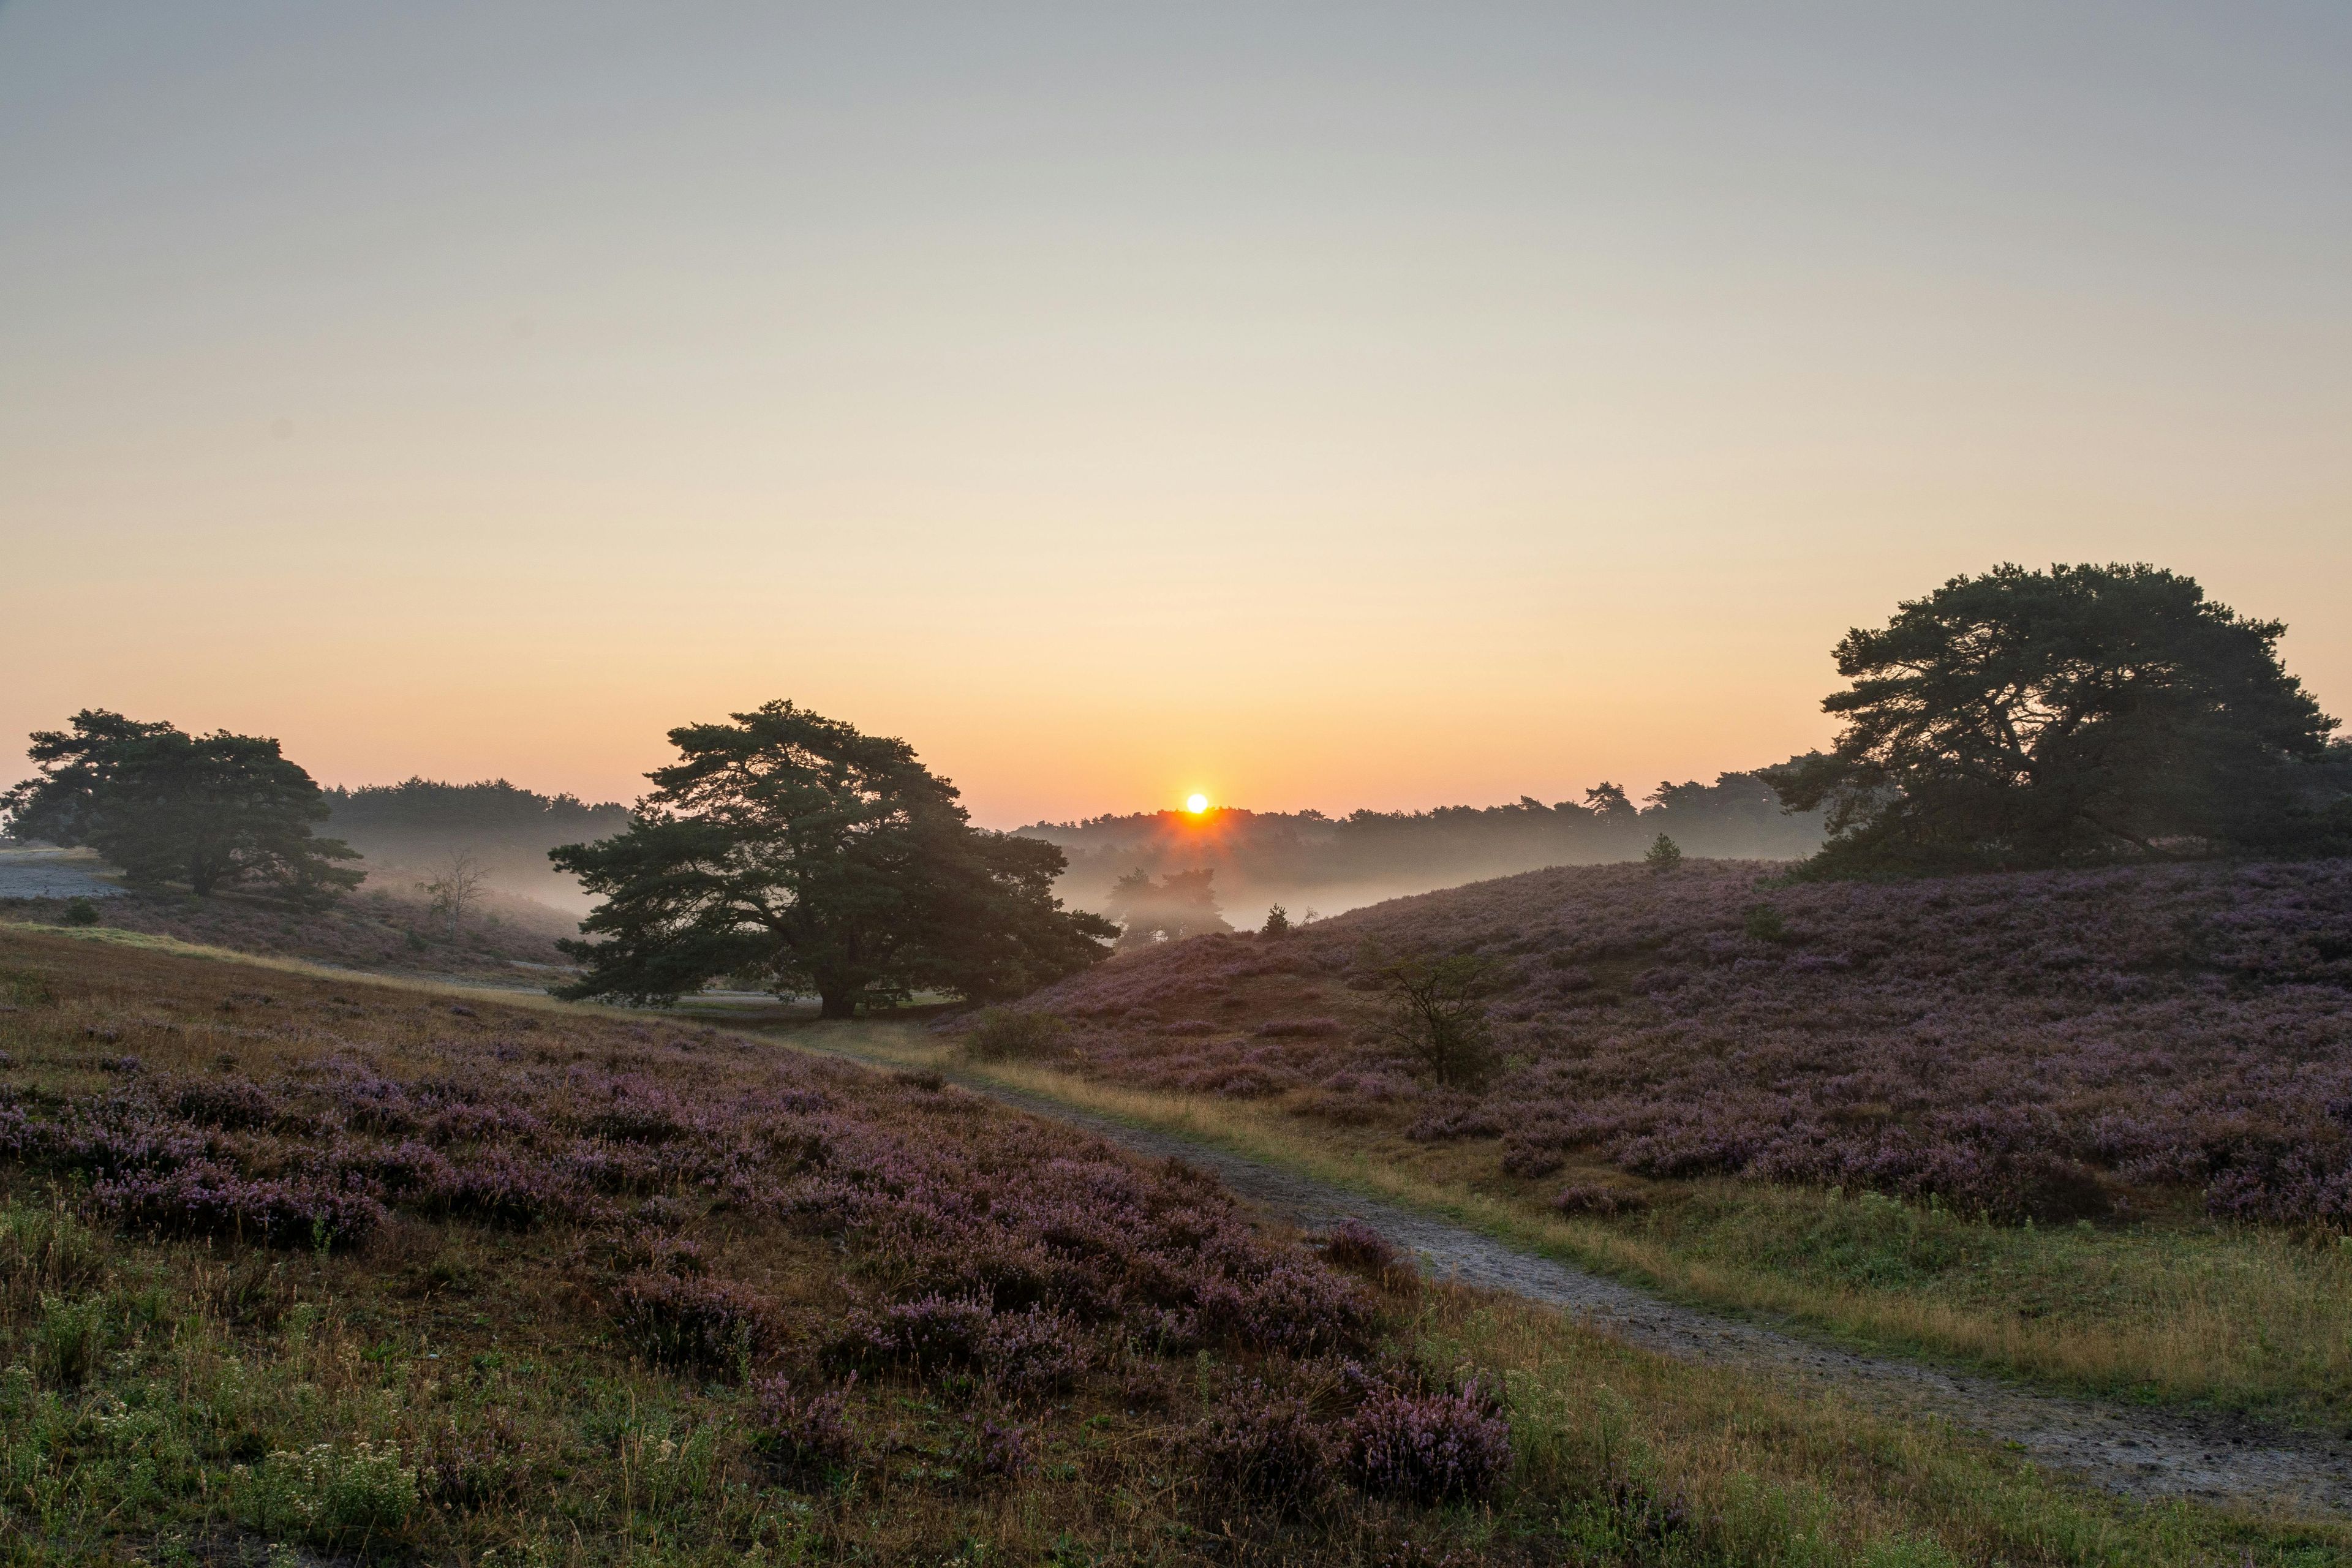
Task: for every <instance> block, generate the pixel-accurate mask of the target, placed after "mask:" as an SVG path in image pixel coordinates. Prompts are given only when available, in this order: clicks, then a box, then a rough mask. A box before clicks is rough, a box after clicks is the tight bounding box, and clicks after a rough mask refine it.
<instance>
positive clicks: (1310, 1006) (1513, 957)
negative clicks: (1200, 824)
mask: <svg viewBox="0 0 2352 1568" xmlns="http://www.w3.org/2000/svg"><path fill="white" fill-rule="evenodd" d="M1784 870H1785V868H1784V867H1781V866H1777V865H1771V864H1765V863H1759V862H1753V861H1746V862H1743V861H1696V860H1695V861H1690V862H1686V863H1685V864H1684V865H1683V866H1682V867H1681V868H1679V869H1678V870H1675V871H1673V872H1671V873H1667V874H1663V875H1662V874H1658V873H1655V872H1653V871H1651V870H1649V869H1646V868H1643V867H1641V866H1587V867H1571V868H1559V869H1554V870H1548V871H1538V872H1531V873H1528V874H1526V875H1522V876H1517V877H1508V878H1504V879H1498V880H1495V881H1490V882H1482V883H1477V884H1474V885H1472V886H1469V887H1464V888H1457V889H1449V890H1446V891H1442V892H1436V893H1430V894H1426V895H1423V896H1420V897H1415V898H1407V899H1398V900H1391V901H1389V902H1387V903H1383V904H1379V905H1375V906H1373V907H1370V908H1368V909H1364V910H1358V911H1355V912H1353V913H1351V914H1349V915H1345V916H1342V917H1339V918H1338V919H1334V920H1330V921H1320V922H1318V923H1317V924H1314V925H1312V926H1308V927H1305V928H1303V929H1298V930H1294V931H1292V932H1290V933H1289V934H1287V935H1285V936H1280V937H1273V938H1268V937H1263V936H1208V937H1200V938H1195V939H1192V940H1189V941H1185V942H1171V943H1164V944H1160V945H1158V946H1156V947H1153V948H1150V949H1149V950H1146V951H1143V952H1133V953H1129V954H1123V955H1121V956H1119V957H1118V958H1116V959H1114V960H1112V961H1111V962H1109V963H1105V964H1103V965H1101V966H1100V967H1098V968H1097V969H1094V970H1092V971H1090V972H1088V973H1084V974H1081V975H1078V976H1076V977H1074V978H1072V979H1070V980H1067V981H1065V982H1063V983H1062V984H1058V985H1056V986H1054V987H1051V988H1049V989H1047V990H1045V991H1044V992H1041V993H1039V994H1036V995H1034V997H1032V998H1031V999H1030V1000H1029V1001H1028V1002H1027V1003H1025V1004H1024V1006H1025V1007H1027V1008H1030V1009H1033V1010H1037V1011H1044V1012H1049V1013H1052V1014H1054V1015H1055V1016H1058V1017H1060V1018H1061V1019H1063V1020H1065V1021H1066V1023H1067V1025H1068V1026H1069V1028H1068V1030H1067V1033H1066V1037H1065V1039H1066V1045H1067V1048H1068V1050H1069V1052H1070V1054H1071V1056H1072V1057H1073V1058H1074V1059H1075V1061H1076V1063H1077V1064H1079V1065H1080V1067H1081V1068H1082V1069H1083V1070H1086V1071H1087V1072H1089V1073H1092V1074H1095V1075H1098V1076H1100V1077H1102V1078H1104V1079H1112V1080H1117V1081H1121V1082H1126V1083H1131V1084H1136V1085H1140V1086H1147V1087H1151V1088H1158V1089H1182V1090H1189V1091H1194V1092H1200V1093H1206V1094H1212V1095H1217V1096H1223V1097H1231V1098H1243V1099H1255V1100H1267V1101H1271V1102H1275V1103H1278V1104H1280V1105H1282V1106H1283V1107H1285V1108H1286V1109H1288V1110H1293V1111H1295V1112H1296V1113H1297V1114H1299V1115H1301V1116H1303V1117H1307V1118H1311V1119H1316V1120H1319V1121H1328V1122H1332V1123H1338V1124H1343V1125H1357V1126H1379V1125H1385V1126H1387V1127H1389V1128H1391V1129H1392V1130H1394V1131H1402V1132H1403V1133H1405V1134H1406V1135H1407V1136H1409V1137H1411V1138H1412V1139H1413V1140H1416V1141H1419V1142H1449V1141H1470V1140H1481V1139H1484V1140H1494V1141H1496V1142H1497V1143H1498V1145H1499V1150H1500V1155H1501V1163H1502V1169H1503V1170H1504V1171H1505V1172H1507V1173H1511V1174H1513V1175H1516V1176H1521V1177H1540V1176H1543V1175H1546V1174H1548V1173H1552V1172H1556V1171H1558V1170H1559V1169H1560V1168H1561V1167H1562V1166H1563V1164H1564V1163H1568V1162H1569V1161H1570V1160H1571V1159H1575V1160H1577V1161H1580V1162H1591V1161H1596V1160H1597V1161H1599V1162H1600V1163H1602V1164H1604V1165H1606V1166H1608V1167H1613V1168H1614V1170H1615V1171H1616V1172H1618V1173H1622V1174H1623V1175H1625V1176H1627V1177H1684V1176H1696V1175H1708V1174H1729V1175H1740V1176H1746V1177H1750V1178H1760V1179H1766V1180H1770V1181H1777V1182H1789V1183H1799V1184H1816V1185H1823V1186H1841V1185H1842V1186H1845V1187H1848V1188H1866V1189H1872V1190H1877V1191H1883V1192H1887V1193H1891V1194H1898V1195H1904V1196H1909V1197H1916V1198H1934V1199H1936V1200H1938V1201H1941V1202H1945V1203H1948V1204H1950V1205H1955V1206H1958V1207H1960V1208H1963V1209H1967V1210H1970V1211H1983V1212H1986V1213H1988V1214H1990V1215H1993V1216H1994V1217H2000V1218H2012V1219H2013V1218H2021V1217H2025V1216H2030V1215H2042V1216H2062V1215H2073V1216H2082V1215H2098V1214H2104V1213H2115V1212H2144V1211H2145V1210H2147V1208H2148V1207H2149V1206H2151V1205H2167V1204H2173V1203H2178V1202H2179V1201H2180V1200H2182V1199H2184V1198H2187V1197H2189V1196H2190V1195H2192V1194H2193V1195H2194V1196H2195V1198H2196V1199H2197V1200H2198V1201H2200V1202H2201V1203H2202V1205H2204V1206H2205V1207H2206V1208H2207V1209H2208V1210H2209V1211H2210V1213H2212V1214H2214V1215H2217V1216H2222V1217H2236V1218H2243V1219H2249V1220H2259V1221H2266V1222H2278V1223H2287V1224H2294V1225H2315V1226H2326V1227H2328V1228H2334V1229H2342V1228H2346V1227H2347V1226H2352V862H2347V861H2343V860H2325V861H2311V862H2303V863H2295V864H2243V863H2221V862H2205V863H2198V864H2182V865H2165V866H2148V867H2139V868H2126V869H2111V870H2099V871H2053V872H2041V873H2030V874H2015V875H1999V876H1978V877H1967V878H1953V879H1923V880H1916V881H1904V882H1884V883H1853V882H1843V883H1837V882H1812V883H1802V882H1800V883H1791V882H1789V881H1787V880H1786V879H1784V877H1783V875H1782V873H1783V872H1784ZM1433 954H1477V955H1483V956H1484V957H1486V959H1489V960H1491V961H1492V962H1491V964H1490V965H1489V967H1488V974H1489V976H1490V981H1489V984H1490V991H1489V994H1488V996H1487V998H1486V1018H1487V1022H1488V1026H1489V1028H1490V1031H1491V1038H1492V1041H1493V1045H1494V1047H1495V1048H1496V1068H1495V1070H1494V1072H1493V1073H1492V1075H1491V1077H1490V1078H1489V1079H1488V1080H1487V1081H1486V1082H1485V1083H1484V1084H1482V1085H1479V1086H1477V1087H1475V1088H1468V1089H1444V1088H1440V1087H1439V1086H1437V1085H1436V1084H1434V1083H1433V1082H1432V1081H1430V1080H1429V1079H1426V1078H1425V1077H1422V1076H1418V1075H1416V1073H1415V1071H1414V1070H1413V1067H1412V1063H1411V1061H1410V1060H1409V1058H1407V1057H1406V1056H1405V1055H1403V1054H1402V1053H1401V1052H1400V1051H1399V1050H1398V1049H1397V1048H1396V1047H1395V1046H1394V1045H1393V1044H1392V1043H1391V1037H1390V1035H1389V1033H1388V1032H1387V1031H1386V1030H1385V1029H1384V1028H1383V1027H1382V1022H1383V1015H1384V1009H1385V1005H1386V1004H1385V1002H1384V998H1383V996H1382V994H1381V983H1380V980H1379V973H1380V971H1381V965H1382V964H1383V963H1388V962H1391V961H1392V960H1393V959H1394V958H1395V957H1396V956H1398V955H1423V956H1426V955H1433Z"/></svg>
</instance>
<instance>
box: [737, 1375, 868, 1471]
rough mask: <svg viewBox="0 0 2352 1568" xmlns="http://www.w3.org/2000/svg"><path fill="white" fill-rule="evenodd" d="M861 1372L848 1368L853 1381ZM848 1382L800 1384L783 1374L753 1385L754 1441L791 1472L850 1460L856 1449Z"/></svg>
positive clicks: (826, 1468) (772, 1458)
mask: <svg viewBox="0 0 2352 1568" xmlns="http://www.w3.org/2000/svg"><path fill="white" fill-rule="evenodd" d="M856 1381H857V1374H856V1373H850V1374H849V1385H852V1386H854V1385H855V1384H856ZM848 1410H849V1399H848V1390H847V1387H846V1386H845V1387H842V1388H817V1389H814V1390H813V1391H809V1392H802V1391H800V1390H797V1389H795V1388H794V1387H793V1384H792V1381H791V1380H790V1379H789V1378H786V1377H784V1376H782V1375H781V1374H778V1375H775V1376H772V1377H766V1378H762V1379H761V1380H760V1381H759V1382H757V1383H755V1384H752V1385H751V1432H752V1438H751V1441H752V1446H753V1447H755V1448H757V1449H758V1450H759V1451H760V1452H761V1453H762V1454H764V1455H766V1456H767V1457H768V1458H770V1459H771V1460H772V1461H773V1462H774V1463H776V1464H777V1465H778V1466H780V1467H781V1468H783V1469H784V1470H786V1471H787V1472H790V1473H792V1474H794V1475H802V1476H814V1475H818V1474H822V1473H823V1472H824V1471H826V1470H829V1469H833V1468H837V1467H840V1466H843V1465H846V1464H848V1463H849V1462H850V1461H851V1460H852V1459H854V1458H856V1454H857V1438H856V1433H855V1432H854V1431H853V1430H852V1429H851V1427H850V1425H849V1418H848Z"/></svg>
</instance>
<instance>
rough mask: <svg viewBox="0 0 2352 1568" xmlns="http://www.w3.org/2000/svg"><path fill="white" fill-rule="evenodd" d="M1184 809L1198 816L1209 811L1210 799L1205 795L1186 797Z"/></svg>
mask: <svg viewBox="0 0 2352 1568" xmlns="http://www.w3.org/2000/svg"><path fill="white" fill-rule="evenodd" d="M1184 809H1185V810H1187V811H1189V812H1191V813H1192V815H1193V816H1200V815H1201V814H1202V812H1204V811H1206V810H1208V809H1209V797H1208V796H1207V795H1186V796H1185V797H1184Z"/></svg>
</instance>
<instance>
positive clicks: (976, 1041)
mask: <svg viewBox="0 0 2352 1568" xmlns="http://www.w3.org/2000/svg"><path fill="white" fill-rule="evenodd" d="M1068 1035H1069V1026H1068V1025H1067V1024H1065V1023H1064V1022H1063V1021H1062V1020H1061V1019H1059V1018H1057V1017H1055V1016H1054V1015H1053V1014H1051V1013H1033V1012H1027V1011H1024V1010H1023V1009H1021V1008H1017V1007H983V1008H982V1009H981V1010H980V1011H979V1012H978V1013H975V1014H973V1015H972V1019H971V1023H970V1024H969V1025H967V1026H965V1029H964V1048H965V1049H966V1050H968V1051H970V1052H971V1054H972V1056H974V1057H975V1058H979V1059H980V1060H982V1061H988V1062H992V1061H1003V1060H1006V1059H1014V1060H1027V1059H1030V1058H1037V1057H1051V1056H1058V1055H1059V1054H1061V1051H1062V1049H1063V1047H1064V1046H1065V1044H1066V1040H1067V1037H1068Z"/></svg>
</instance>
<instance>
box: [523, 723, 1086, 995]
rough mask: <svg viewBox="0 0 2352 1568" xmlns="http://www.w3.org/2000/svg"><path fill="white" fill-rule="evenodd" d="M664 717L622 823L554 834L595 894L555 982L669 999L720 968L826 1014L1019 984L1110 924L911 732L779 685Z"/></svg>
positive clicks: (1045, 972)
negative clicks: (981, 824) (996, 820)
mask: <svg viewBox="0 0 2352 1568" xmlns="http://www.w3.org/2000/svg"><path fill="white" fill-rule="evenodd" d="M731 717H732V719H733V722H731V723H726V724H689V725H687V726H684V727H682V728H680V729H677V730H673V731H670V732H669V739H670V742H671V744H673V745H675V746H676V747H677V749H678V752H679V760H678V761H677V762H676V763H672V764H671V765H669V766H668V767H665V768H659V769H656V771H655V772H653V773H649V774H647V775H646V776H647V777H648V778H649V779H651V780H652V782H653V784H654V786H655V787H654V790H653V793H652V794H650V795H646V797H645V798H644V799H643V800H641V801H639V802H638V803H637V806H636V811H635V816H634V819H633V821H632V824H631V826H630V827H629V829H628V831H627V832H625V833H623V834H620V835H618V836H617V837H612V838H607V839H604V840H602V841H600V842H597V843H594V844H572V845H566V846H564V847H561V848H558V849H555V850H553V851H551V856H550V858H551V859H553V861H554V862H555V864H556V865H557V866H558V867H560V868H562V869H564V870H567V871H570V872H572V874H573V875H575V876H577V877H578V878H579V879H580V880H581V882H582V884H583V886H584V887H585V888H586V889H588V891H589V892H591V893H593V894H600V895H602V896H603V897H604V903H602V904H600V905H599V906H598V907H597V908H596V909H595V910H593V912H591V913H590V915H589V916H588V918H587V919H586V920H585V921H582V922H581V929H582V931H583V932H584V933H586V937H587V939H588V940H584V941H579V942H566V943H564V944H563V946H564V948H565V951H567V952H570V953H572V955H573V956H574V957H576V958H578V959H579V960H580V961H581V962H582V963H583V964H585V965H586V966H587V973H585V974H584V975H583V977H582V978H581V979H580V980H579V981H578V982H577V983H576V984H572V985H568V986H565V987H563V988H562V991H561V992H560V994H562V995H566V996H575V997H578V996H616V997H622V998H625V999H628V1000H631V1001H637V1002H660V1001H671V1000H675V999H676V998H677V996H679V995H681V994H684V993H687V992H689V991H694V990H698V989H700V988H701V987H702V986H703V985H704V984H707V983H709V981H711V980H714V979H717V978H719V977H720V976H722V975H733V976H745V977H751V978H753V979H755V980H756V981H757V982H758V983H759V984H761V985H763V986H765V987H767V988H768V989H771V990H772V991H774V992H775V993H776V994H779V995H803V994H808V993H810V992H814V993H815V994H817V996H818V997H819V998H820V999H821V1001H822V1003H823V1010H824V1016H826V1017H828V1018H846V1017H850V1016H853V1015H854V1014H855V1013H856V1009H857V1007H858V1005H860V1004H861V1003H866V1004H871V1003H881V1002H890V1001H898V1000H903V999H904V998H906V997H907V996H908V995H910V994H912V993H914V992H915V991H917V990H932V991H939V992H942V993H945V994H950V995H955V996H961V997H967V998H974V999H987V998H993V997H1000V996H1011V995H1018V994H1021V993H1023V992H1024V991H1028V990H1031V989H1034V987H1036V986H1038V985H1042V984H1045V983H1047V982H1048V981H1052V980H1056V979H1059V978H1061V977H1062V976H1063V975H1065V974H1068V973H1072V972H1073V971H1075V970H1077V969H1081V968H1084V967H1085V966H1086V965H1087V964H1089V963H1095V962H1096V961H1097V960H1098V959H1100V958H1102V957H1103V956H1104V954H1105V953H1106V952H1107V951H1108V950H1107V948H1106V947H1105V945H1104V944H1105V943H1106V942H1108V940H1109V939H1110V938H1111V937H1113V936H1115V935H1117V934H1118V932H1117V930H1116V928H1114V927H1113V926H1112V925H1111V924H1110V923H1109V922H1108V921H1104V920H1102V919H1100V918H1098V917H1097V916H1095V915H1090V914H1086V913H1083V912H1079V911H1075V910H1064V909H1063V908H1062V907H1061V904H1060V902H1059V900H1056V899H1055V897H1054V896H1053V881H1054V878H1055V876H1056V875H1057V874H1058V873H1059V872H1060V871H1061V869H1062V867H1063V858H1062V852H1061V851H1060V850H1059V849H1057V848H1055V847H1054V846H1052V845H1050V844H1044V843H1040V842H1038V841H1036V840H1034V839H1027V838H1014V837H1010V836H1008V835H1004V834H997V833H988V832H983V831H982V830H981V829H978V828H975V827H973V826H971V823H970V822H969V821H968V820H967V818H966V816H965V812H964V809H963V807H962V805H961V804H959V801H958V798H957V792H956V788H955V786H954V785H953V784H950V783H948V781H947V780H945V779H942V778H940V777H938V776H937V775H935V774H933V773H931V772H930V770H929V769H928V768H926V767H924V766H923V764H922V763H920V762H919V761H917V760H916V757H915V753H914V751H913V749H912V748H910V747H909V746H908V744H907V743H906V742H904V741H898V740H892V739H887V738H885V737H881V736H875V735H866V734H861V733H860V732H859V731H857V730H856V729H855V728H853V727H851V726H850V725H848V724H845V723H843V722H841V721H838V720H834V719H826V718H822V717H820V716H819V715H817V714H814V713H811V712H808V711H807V710H804V709H801V708H796V707H794V706H793V704H792V703H790V702H771V703H769V704H768V705H767V706H765V707H763V708H761V709H760V710H757V711H755V712H751V713H737V714H734V715H732V716H731Z"/></svg>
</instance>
